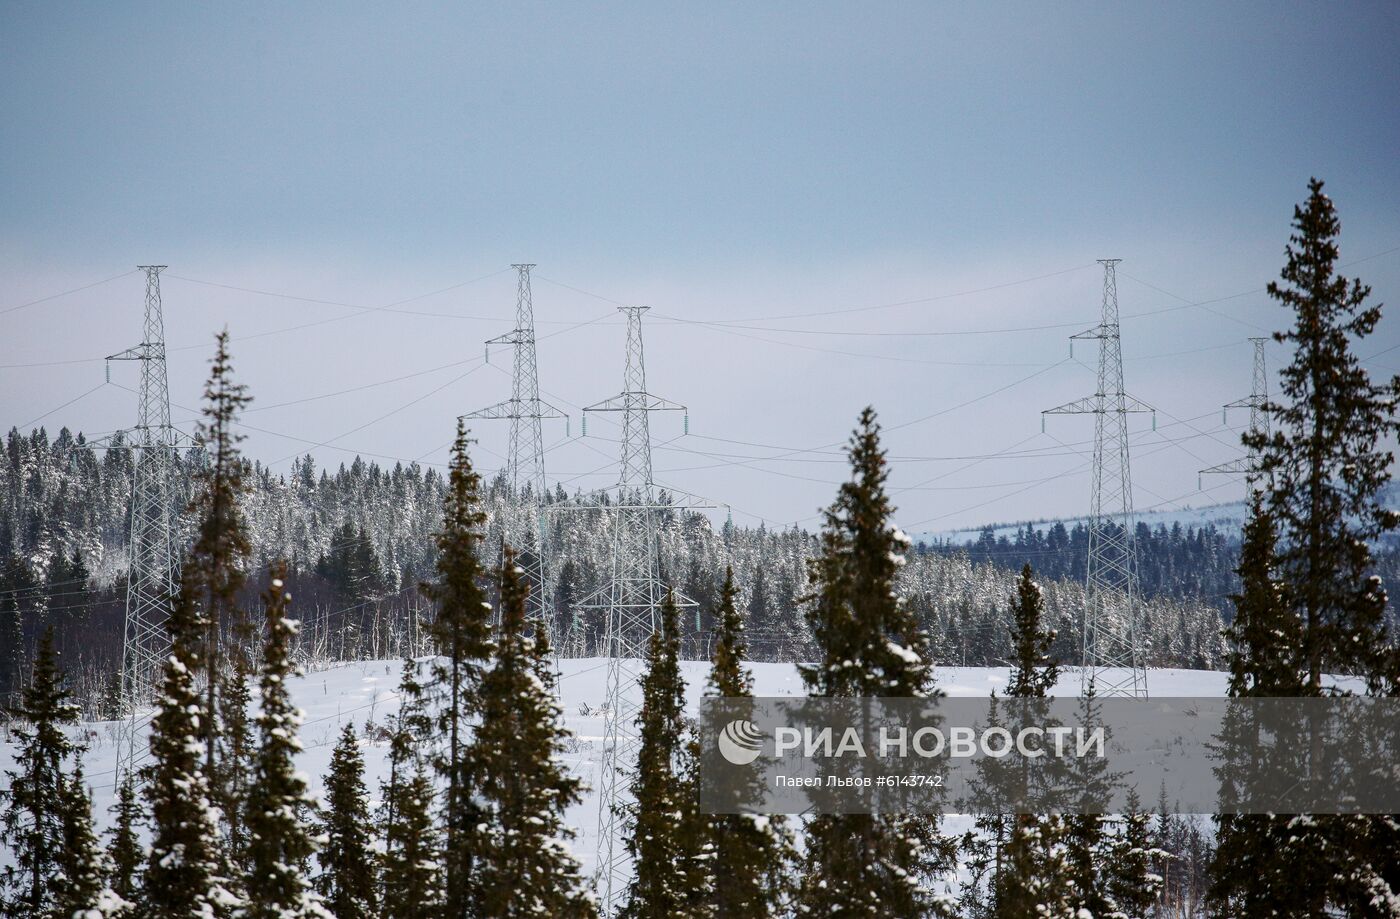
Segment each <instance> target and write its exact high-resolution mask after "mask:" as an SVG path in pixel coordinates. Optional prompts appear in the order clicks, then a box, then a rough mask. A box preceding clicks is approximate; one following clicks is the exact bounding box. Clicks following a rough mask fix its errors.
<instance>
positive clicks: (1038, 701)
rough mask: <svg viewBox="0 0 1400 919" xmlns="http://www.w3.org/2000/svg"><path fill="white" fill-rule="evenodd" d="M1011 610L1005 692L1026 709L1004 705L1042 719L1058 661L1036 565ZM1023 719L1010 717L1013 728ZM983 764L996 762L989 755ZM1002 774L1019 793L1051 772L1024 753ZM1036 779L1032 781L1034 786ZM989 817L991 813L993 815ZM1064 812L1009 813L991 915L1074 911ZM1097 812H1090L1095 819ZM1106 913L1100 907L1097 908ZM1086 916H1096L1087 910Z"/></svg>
mask: <svg viewBox="0 0 1400 919" xmlns="http://www.w3.org/2000/svg"><path fill="white" fill-rule="evenodd" d="M1009 606H1010V612H1011V627H1010V629H1009V632H1010V638H1011V652H1012V658H1011V678H1010V681H1009V683H1008V684H1007V696H1009V697H1010V698H1012V699H1016V700H1020V704H1021V705H1027V706H1028V707H1029V711H1022V710H1021V709H1020V708H1014V707H1013V708H1010V709H1009V710H1008V714H1009V715H1010V716H1011V717H1012V718H1013V719H1014V721H1015V722H1019V721H1020V720H1021V719H1022V718H1026V717H1027V716H1029V717H1028V719H1027V720H1031V721H1035V722H1040V723H1043V722H1044V721H1045V720H1046V717H1047V713H1048V709H1047V708H1046V706H1045V704H1044V700H1046V699H1048V698H1049V697H1050V690H1052V689H1053V688H1054V687H1055V682H1056V681H1057V680H1058V679H1059V676H1060V665H1059V662H1058V661H1057V660H1055V658H1054V657H1053V656H1051V653H1050V647H1051V645H1053V644H1054V642H1055V630H1054V629H1051V628H1048V627H1046V625H1045V623H1044V618H1045V601H1044V597H1043V596H1042V594H1041V590H1040V585H1039V584H1037V583H1036V580H1035V572H1034V571H1033V570H1032V569H1031V566H1030V565H1029V564H1027V565H1026V566H1025V567H1024V568H1022V569H1021V574H1020V576H1019V577H1017V579H1016V593H1015V594H1014V595H1013V596H1012V598H1011V602H1010V604H1009ZM1021 726H1022V725H1021V724H1020V723H1013V724H1011V726H1010V727H1011V730H1012V732H1013V733H1015V732H1016V731H1017V730H1018V729H1019V728H1020V727H1021ZM983 762H984V763H988V764H989V768H995V767H994V766H992V765H991V763H990V761H988V760H984V761H983ZM1012 768H1013V769H1014V770H1015V771H1014V773H1012V774H1011V775H1007V774H1005V772H1004V771H1003V774H1002V775H1001V776H1000V777H1001V778H1003V779H1009V780H1010V781H1011V783H1012V784H1013V786H1014V790H1015V791H1016V792H1017V793H1018V794H1036V793H1041V794H1043V793H1046V792H1048V791H1052V790H1053V789H1050V788H1047V787H1046V786H1047V785H1048V784H1049V783H1052V782H1054V781H1055V779H1056V776H1054V775H1053V774H1052V775H1046V774H1045V770H1043V769H1037V770H1032V768H1031V763H1030V761H1029V760H1026V759H1024V758H1023V759H1021V760H1019V761H1018V762H1017V763H1015V764H1014V765H1013V767H1012ZM1037 786H1038V787H1037ZM994 816H995V815H994ZM1066 819H1069V820H1073V819H1075V818H1073V817H1070V818H1063V817H1060V816H1057V815H1045V816H1038V815H1034V814H1016V815H1015V816H1014V817H1011V818H1010V821H1009V826H1008V827H1007V828H1006V831H1005V832H1006V841H1005V845H1004V851H1003V852H1002V853H1001V854H1000V857H999V858H998V859H997V864H998V865H999V870H998V871H997V873H996V876H995V879H994V881H993V884H992V910H991V915H993V916H996V917H999V919H1000V917H1006V919H1010V917H1014V916H1030V915H1037V916H1045V917H1047V919H1049V917H1077V915H1078V914H1077V910H1076V905H1075V904H1076V900H1082V899H1084V898H1083V896H1082V894H1081V892H1080V891H1078V890H1077V889H1076V888H1075V887H1074V886H1073V885H1072V884H1071V883H1070V873H1071V860H1072V857H1073V853H1071V852H1070V851H1069V850H1068V849H1067V848H1066V846H1065V838H1066V831H1067V827H1066ZM1094 819H1097V818H1094ZM1103 914H1104V915H1106V913H1103ZM1091 915H1095V916H1097V915H1101V913H1097V912H1092V911H1091Z"/></svg>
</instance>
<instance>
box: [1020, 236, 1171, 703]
mask: <svg viewBox="0 0 1400 919" xmlns="http://www.w3.org/2000/svg"><path fill="white" fill-rule="evenodd" d="M1120 261H1122V260H1121V259H1116V258H1111V259H1099V262H1100V264H1102V265H1103V267H1104V277H1103V311H1102V317H1101V318H1100V320H1099V324H1098V325H1096V326H1094V327H1093V328H1092V329H1087V330H1085V331H1083V332H1080V333H1079V334H1078V335H1073V336H1071V337H1070V338H1071V344H1070V347H1071V349H1072V348H1073V347H1074V345H1073V342H1074V341H1080V340H1084V339H1097V340H1098V342H1099V372H1098V389H1097V390H1096V391H1095V392H1094V394H1093V395H1092V396H1089V397H1088V398H1085V399H1078V400H1076V401H1074V402H1067V403H1065V404H1064V405H1061V406H1058V407H1056V408H1052V409H1048V410H1047V411H1045V412H1043V413H1042V420H1041V426H1042V429H1043V428H1044V417H1043V416H1044V415H1078V414H1092V415H1093V416H1094V472H1093V476H1094V481H1093V492H1092V495H1091V497H1090V504H1089V566H1088V577H1087V580H1086V583H1085V598H1084V599H1085V610H1084V671H1083V682H1084V685H1085V686H1086V687H1087V686H1089V685H1090V684H1093V686H1094V689H1095V691H1096V692H1098V693H1099V695H1103V696H1130V697H1146V695H1147V670H1146V668H1145V666H1144V662H1143V655H1142V648H1141V646H1140V645H1139V644H1138V622H1137V618H1138V586H1137V574H1138V572H1137V567H1138V565H1137V540H1136V537H1135V534H1134V532H1133V477H1132V471H1131V468H1130V465H1129V462H1128V413H1129V412H1152V413H1153V419H1154V426H1155V419H1156V412H1155V410H1154V409H1153V408H1152V407H1151V406H1149V405H1147V404H1145V403H1143V402H1140V401H1139V400H1137V399H1135V398H1133V397H1132V396H1130V395H1128V394H1127V393H1125V392H1124V391H1123V350H1122V341H1121V339H1120V337H1119V331H1118V283H1117V278H1116V276H1115V266H1117V264H1118V263H1119V262H1120Z"/></svg>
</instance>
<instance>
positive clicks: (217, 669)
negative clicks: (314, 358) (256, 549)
mask: <svg viewBox="0 0 1400 919" xmlns="http://www.w3.org/2000/svg"><path fill="white" fill-rule="evenodd" d="M215 340H216V342H217V345H218V347H217V350H216V351H215V353H214V360H213V362H212V367H211V369H210V372H209V380H208V382H207V383H206V384H205V387H204V408H203V420H202V421H201V422H200V424H199V432H198V433H199V438H200V440H201V441H202V442H203V444H204V446H205V448H206V450H207V451H208V452H209V457H210V461H209V465H208V466H207V467H205V468H204V469H202V470H201V471H200V474H199V481H198V487H197V489H196V492H195V500H194V503H193V506H192V507H191V511H192V513H194V514H195V515H196V517H197V518H198V520H199V529H198V532H197V535H196V538H195V542H194V546H193V547H192V548H191V550H190V553H189V556H188V558H187V559H186V560H185V563H184V567H183V572H182V583H183V585H185V586H187V587H188V589H189V591H190V599H191V600H192V601H193V602H197V603H199V604H200V606H201V609H200V610H199V612H200V614H201V622H202V625H203V627H204V630H205V631H204V635H203V641H204V647H203V649H202V656H203V662H202V663H203V671H204V678H205V690H204V694H205V702H204V712H205V717H203V718H201V719H200V720H199V723H198V728H199V731H200V737H201V739H202V740H203V742H204V747H205V756H204V774H205V781H206V782H207V783H208V785H209V786H210V791H211V793H212V795H213V800H214V803H215V804H216V805H218V806H220V807H221V808H223V809H225V810H226V811H229V812H233V811H236V809H237V808H238V806H239V804H238V802H237V801H236V799H235V798H234V797H233V794H234V792H233V791H232V790H231V789H229V788H226V787H224V785H225V783H224V781H223V780H224V778H225V776H224V774H223V770H222V769H221V768H220V765H221V764H220V762H219V759H220V757H219V745H220V724H219V722H220V718H219V715H220V713H221V706H220V699H219V695H220V692H221V689H220V687H221V686H222V685H223V683H224V672H223V654H222V641H223V635H224V631H225V629H227V628H234V629H238V628H239V627H240V626H241V625H242V624H243V622H244V617H243V613H242V611H241V610H239V609H238V602H237V598H238V591H239V590H240V589H241V588H242V587H243V584H244V583H245V581H246V580H247V575H246V574H245V572H244V562H245V561H246V559H247V557H248V553H249V551H250V543H249V540H248V529H247V524H246V522H245V520H244V517H243V513H242V511H241V510H240V509H239V505H238V501H239V498H240V496H241V495H242V494H243V491H244V483H243V475H244V472H245V466H246V462H245V460H244V459H243V456H242V455H241V453H240V452H239V449H238V444H239V442H240V441H242V439H243V435H241V434H239V433H238V432H237V431H236V430H235V425H236V424H237V421H238V414H239V412H240V411H241V410H242V409H243V407H244V406H245V405H246V404H247V403H248V402H249V401H250V399H249V397H248V396H247V395H246V392H245V390H246V388H245V387H244V386H243V385H242V384H239V383H235V382H233V364H232V361H231V360H230V357H229V351H228V330H227V329H225V330H223V331H222V332H220V333H219V334H218V335H217V336H216V339H215Z"/></svg>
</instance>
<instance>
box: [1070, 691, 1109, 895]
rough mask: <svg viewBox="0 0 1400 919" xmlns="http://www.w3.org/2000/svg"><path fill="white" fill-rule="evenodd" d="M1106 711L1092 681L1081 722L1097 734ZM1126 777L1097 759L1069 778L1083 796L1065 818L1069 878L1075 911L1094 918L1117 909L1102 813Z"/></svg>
mask: <svg viewBox="0 0 1400 919" xmlns="http://www.w3.org/2000/svg"><path fill="white" fill-rule="evenodd" d="M1100 711H1101V709H1100V703H1099V700H1098V692H1097V690H1096V689H1095V688H1094V683H1093V682H1092V681H1090V683H1089V685H1088V686H1086V687H1085V688H1084V694H1083V695H1082V696H1081V697H1080V699H1079V716H1078V719H1077V721H1078V724H1079V725H1082V726H1083V729H1084V730H1085V731H1092V730H1093V729H1094V727H1095V726H1096V725H1099V724H1101V723H1102V719H1101V717H1100ZM1121 778H1122V776H1121V774H1118V773H1112V772H1109V769H1108V764H1107V763H1106V762H1105V761H1104V760H1102V759H1100V758H1099V757H1095V756H1077V757H1075V758H1074V759H1073V760H1071V766H1070V769H1069V774H1068V776H1067V779H1068V783H1069V786H1070V788H1071V789H1072V792H1071V794H1072V795H1073V796H1075V797H1076V798H1077V800H1076V801H1075V802H1074V803H1073V804H1072V806H1071V807H1072V811H1073V812H1072V813H1070V814H1068V815H1066V816H1065V817H1064V818H1063V820H1064V845H1065V849H1066V860H1067V864H1068V877H1069V882H1070V888H1071V890H1072V891H1073V893H1074V897H1073V903H1074V905H1075V907H1076V908H1077V909H1082V910H1085V911H1087V912H1088V913H1089V914H1090V915H1092V916H1100V915H1109V914H1110V913H1111V912H1112V910H1114V909H1115V908H1116V907H1115V904H1114V903H1113V901H1112V899H1111V897H1110V895H1109V889H1108V884H1107V882H1106V880H1105V877H1106V872H1107V868H1106V865H1105V855H1104V853H1105V850H1106V847H1107V846H1108V844H1109V842H1110V840H1109V837H1108V834H1107V827H1106V822H1107V818H1106V817H1105V815H1104V814H1103V813H1102V809H1103V807H1104V805H1105V802H1107V801H1109V800H1111V798H1112V796H1113V790H1114V787H1115V786H1116V785H1117V783H1118V782H1119V780H1120V779H1121Z"/></svg>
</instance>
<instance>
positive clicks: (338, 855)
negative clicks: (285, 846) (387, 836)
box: [316, 723, 378, 919]
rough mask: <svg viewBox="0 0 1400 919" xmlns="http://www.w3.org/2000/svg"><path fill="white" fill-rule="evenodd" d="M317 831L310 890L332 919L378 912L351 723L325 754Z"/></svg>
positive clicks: (359, 918) (360, 762) (360, 765)
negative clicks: (315, 872) (317, 868)
mask: <svg viewBox="0 0 1400 919" xmlns="http://www.w3.org/2000/svg"><path fill="white" fill-rule="evenodd" d="M320 835H321V836H322V837H323V838H324V842H323V843H322V844H321V848H320V850H319V851H317V853H316V859H317V860H318V861H319V862H320V864H321V874H320V875H319V876H318V877H317V879H316V889H317V891H319V892H320V894H321V896H322V897H323V898H324V899H325V902H326V908H327V909H329V910H330V911H331V914H332V915H334V916H335V917H336V919H373V917H375V916H376V915H378V912H377V909H376V904H377V901H378V897H377V896H376V891H375V872H374V853H373V852H372V851H371V848H370V844H371V834H370V821H369V796H368V793H367V791H366V789H365V760H364V756H363V755H361V753H360V741H359V738H357V737H356V736H355V725H354V724H353V723H351V724H347V725H345V728H344V730H342V731H341V732H340V740H339V742H337V743H336V745H335V750H334V752H332V753H331V771H330V774H329V775H328V776H326V807H325V813H324V815H323V817H322V820H321V824H320Z"/></svg>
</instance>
